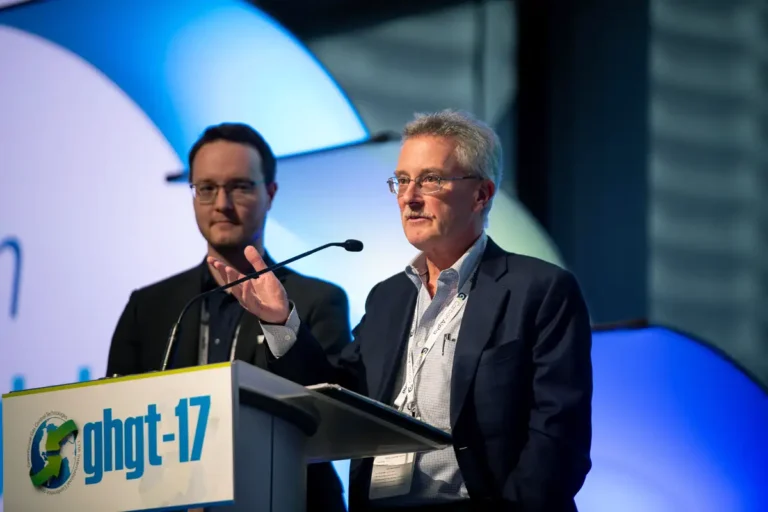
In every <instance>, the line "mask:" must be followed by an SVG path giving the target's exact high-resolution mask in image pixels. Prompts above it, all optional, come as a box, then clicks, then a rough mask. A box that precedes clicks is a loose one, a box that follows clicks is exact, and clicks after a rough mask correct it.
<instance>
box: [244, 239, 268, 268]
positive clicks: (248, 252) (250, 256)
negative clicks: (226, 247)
mask: <svg viewBox="0 0 768 512" xmlns="http://www.w3.org/2000/svg"><path fill="white" fill-rule="evenodd" d="M243 254H244V255H245V259H247V260H248V262H249V263H250V264H251V266H253V268H254V270H256V271H260V270H264V269H265V268H267V264H266V263H264V260H263V259H262V257H261V255H260V254H259V251H257V250H256V248H255V247H254V246H252V245H249V246H248V247H246V248H245V251H244V252H243Z"/></svg>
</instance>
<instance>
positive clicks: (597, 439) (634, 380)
mask: <svg viewBox="0 0 768 512" xmlns="http://www.w3.org/2000/svg"><path fill="white" fill-rule="evenodd" d="M593 337H594V343H593V351H592V354H593V365H594V379H595V381H594V382H595V392H594V399H593V427H594V431H593V448H592V459H593V469H592V471H591V472H590V474H589V475H588V476H587V481H586V483H585V484H584V488H583V489H582V491H581V492H580V493H579V495H578V497H577V503H578V505H579V508H580V509H582V510H590V511H595V512H601V511H606V512H607V511H615V510H622V511H627V512H633V511H647V510H653V511H654V512H667V511H669V512H676V511H679V510H696V511H702V512H706V511H712V512H719V511H723V510H728V511H729V512H753V511H754V512H758V511H760V510H763V507H764V505H765V503H768V486H766V485H765V482H766V478H765V467H766V465H767V464H768V437H766V435H765V433H766V432H768V393H766V390H765V388H764V387H763V386H761V385H760V384H759V383H758V382H757V381H756V380H754V379H753V378H752V377H751V376H750V375H748V374H747V373H745V372H743V371H742V370H741V369H740V368H739V367H738V366H737V365H735V364H733V362H732V361H731V360H730V359H729V358H728V357H723V354H722V353H721V352H720V351H718V350H715V349H713V348H712V347H711V346H709V345H708V344H706V343H703V342H702V341H700V340H697V339H695V338H693V337H691V336H687V335H685V334H683V333H680V332H676V331H673V330H670V329H667V328H664V327H647V328H640V329H618V330H614V331H604V332H595V333H594V335H593Z"/></svg>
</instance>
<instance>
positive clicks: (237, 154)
mask: <svg viewBox="0 0 768 512" xmlns="http://www.w3.org/2000/svg"><path fill="white" fill-rule="evenodd" d="M275 171H276V162H275V156H274V154H273V152H272V150H271V148H270V147H269V145H268V144H267V142H266V141H265V140H264V138H263V137H262V136H261V135H260V134H259V133H258V132H256V131H255V130H254V129H253V128H251V127H249V126H247V125H244V124H236V123H225V124H220V125H217V126H212V127H209V128H208V129H207V130H206V131H205V132H204V133H203V135H202V136H201V137H200V139H199V140H198V141H197V142H196V143H195V144H194V145H193V146H192V149H191V150H190V152H189V182H190V187H191V189H192V192H193V206H194V211H195V219H196V221H197V225H198V228H199V229H200V233H201V234H202V235H203V238H205V240H206V242H207V246H208V250H207V254H206V257H213V258H215V259H216V260H219V261H225V262H227V265H229V266H231V267H232V268H236V269H238V270H239V271H241V272H248V269H249V268H251V267H250V263H249V262H248V260H247V259H246V258H245V256H244V255H243V251H244V249H245V248H246V247H248V246H251V247H253V248H254V249H255V250H256V251H257V252H258V253H259V254H260V255H261V256H262V258H263V260H264V261H265V262H266V263H267V264H268V265H271V264H273V263H274V262H273V260H272V259H271V258H270V257H269V254H268V253H267V252H266V250H265V248H264V225H265V223H266V217H267V212H268V211H269V209H270V206H271V204H272V201H273V200H274V198H275V195H276V193H277V182H276V181H275ZM275 276H276V277H277V278H278V279H279V280H280V282H281V283H282V285H283V286H284V287H285V289H286V291H287V293H288V296H289V297H290V299H291V301H292V304H294V305H295V307H296V309H297V311H300V312H301V315H302V319H303V320H304V321H305V322H306V323H307V326H308V327H309V329H310V330H311V331H312V334H313V336H314V337H315V338H316V339H318V340H321V343H322V345H323V349H324V350H325V353H326V354H327V356H328V357H330V358H333V357H334V356H335V355H336V354H338V353H339V352H340V351H341V349H342V348H344V346H346V345H347V344H348V343H349V341H350V333H349V309H348V302H347V296H346V294H345V293H344V291H343V290H342V289H341V288H339V287H338V286H336V285H333V284H330V283H327V282H325V281H321V280H319V279H314V278H310V277H306V276H303V275H300V274H298V273H296V272H293V271H291V270H289V269H287V268H282V269H280V270H277V271H275ZM222 284H224V280H223V279H222V278H221V277H220V276H219V274H218V272H212V267H211V266H210V265H209V264H208V263H207V262H206V261H205V260H204V259H202V258H201V263H200V264H199V265H197V266H195V267H194V268H192V269H189V270H187V271H185V272H182V273H180V274H177V275H174V276H172V277H169V278H167V279H165V280H163V281H160V282H158V283H155V284H152V285H149V286H147V287H145V288H142V289H139V290H136V291H134V292H133V293H132V294H131V296H130V299H129V301H128V304H127V305H126V307H125V310H124V311H123V314H122V315H121V317H120V320H119V322H118V324H117V328H116V330H115V333H114V335H113V337H112V344H111V348H110V351H109V359H108V363H107V375H108V376H112V375H116V374H117V375H131V374H138V373H145V372H150V371H154V370H159V369H160V368H161V366H162V361H163V357H164V352H165V345H166V340H167V339H168V335H169V333H170V330H171V328H172V326H173V323H174V322H175V321H176V318H177V316H178V314H179V312H180V311H181V310H182V308H183V307H184V305H185V304H186V303H187V302H188V301H189V300H190V299H192V298H193V297H194V296H196V295H198V294H200V293H202V292H205V291H207V290H210V289H212V288H215V287H217V286H220V285H222ZM263 340H264V336H263V333H262V329H261V326H260V322H259V318H258V317H256V316H254V315H252V314H250V313H248V312H247V311H244V310H243V308H241V307H240V305H239V304H238V301H237V300H236V299H235V298H234V297H233V296H232V295H231V294H230V293H229V291H226V292H218V293H214V294H211V295H209V296H208V297H207V298H206V299H205V300H202V301H201V304H200V305H199V306H197V307H193V308H192V309H190V311H189V312H188V314H187V315H186V316H185V318H184V320H183V322H182V324H181V327H180V335H179V338H178V340H177V347H176V350H175V352H174V354H173V357H172V359H171V361H170V363H169V367H171V368H183V367H189V366H195V365H200V364H212V363H219V362H225V361H231V360H234V359H238V360H242V361H246V362H248V363H251V364H253V365H255V366H257V367H260V368H263V369H267V370H273V368H272V367H271V366H272V364H271V361H272V358H271V356H270V354H269V352H268V349H267V346H266V344H265V343H264V342H263ZM299 366H300V365H297V366H295V367H291V366H290V365H288V366H282V367H281V368H280V369H279V371H275V373H277V374H279V375H280V376H282V377H285V378H287V379H290V380H293V381H295V382H298V383H299V384H302V385H309V384H315V382H309V381H307V379H306V374H303V373H302V372H301V371H300V369H299ZM307 506H308V510H317V511H323V512H326V511H336V510H338V511H343V510H345V507H344V502H343V491H342V487H341V483H340V482H339V479H338V477H337V476H336V473H335V471H334V469H333V467H332V466H331V465H330V464H328V463H326V464H313V465H310V466H309V467H308V474H307Z"/></svg>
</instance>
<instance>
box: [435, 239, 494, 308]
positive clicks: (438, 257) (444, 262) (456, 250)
mask: <svg viewBox="0 0 768 512" xmlns="http://www.w3.org/2000/svg"><path fill="white" fill-rule="evenodd" d="M481 234H482V232H481V233H473V235H472V236H471V237H467V239H466V240H465V241H464V242H462V243H461V244H458V243H457V244H454V245H453V246H451V247H436V248H434V249H430V250H425V251H424V257H425V259H426V264H427V289H428V290H429V294H430V295H431V296H434V293H435V288H436V287H437V278H438V276H439V275H440V272H442V271H443V270H445V269H447V268H450V267H452V266H453V265H454V263H456V262H457V261H459V258H461V257H462V256H463V255H464V253H466V252H467V251H468V250H469V248H470V247H472V245H474V243H475V242H477V239H478V238H480V235H481Z"/></svg>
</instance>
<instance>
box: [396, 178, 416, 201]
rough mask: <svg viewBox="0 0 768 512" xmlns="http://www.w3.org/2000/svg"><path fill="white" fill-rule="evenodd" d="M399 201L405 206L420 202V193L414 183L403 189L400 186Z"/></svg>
mask: <svg viewBox="0 0 768 512" xmlns="http://www.w3.org/2000/svg"><path fill="white" fill-rule="evenodd" d="M399 196H400V200H401V201H403V203H405V204H409V203H415V202H419V201H420V200H421V192H420V191H419V187H418V185H416V182H415V181H411V182H409V183H408V185H406V186H405V187H403V186H402V185H401V186H400V191H399Z"/></svg>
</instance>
